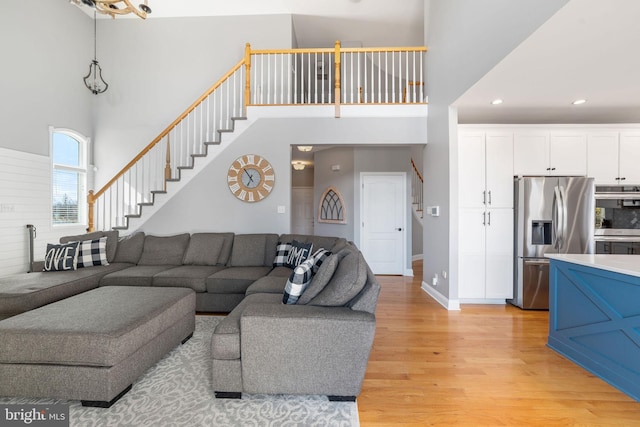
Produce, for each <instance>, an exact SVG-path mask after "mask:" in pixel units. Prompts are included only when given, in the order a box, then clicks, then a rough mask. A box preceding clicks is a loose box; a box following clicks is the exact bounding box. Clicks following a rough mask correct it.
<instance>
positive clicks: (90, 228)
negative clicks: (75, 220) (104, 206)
mask: <svg viewBox="0 0 640 427" xmlns="http://www.w3.org/2000/svg"><path fill="white" fill-rule="evenodd" d="M87 203H88V204H89V211H88V212H87V222H88V224H87V231H88V232H92V231H94V230H93V228H94V224H93V221H94V220H93V207H94V205H95V203H96V198H95V196H94V195H93V190H89V194H88V195H87Z"/></svg>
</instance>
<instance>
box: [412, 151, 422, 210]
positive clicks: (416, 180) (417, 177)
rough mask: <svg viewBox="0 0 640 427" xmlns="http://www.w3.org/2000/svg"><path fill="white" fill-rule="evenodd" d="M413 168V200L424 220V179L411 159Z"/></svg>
mask: <svg viewBox="0 0 640 427" xmlns="http://www.w3.org/2000/svg"><path fill="white" fill-rule="evenodd" d="M411 167H412V169H413V173H412V174H411V199H412V203H413V205H414V206H415V208H416V212H417V213H418V215H419V216H420V218H422V217H423V213H424V195H423V187H424V178H422V174H421V173H420V171H419V170H418V167H417V166H416V163H415V162H414V161H413V159H411Z"/></svg>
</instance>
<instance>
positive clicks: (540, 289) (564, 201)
mask: <svg viewBox="0 0 640 427" xmlns="http://www.w3.org/2000/svg"><path fill="white" fill-rule="evenodd" d="M514 184H515V185H514V201H515V209H514V216H515V217H514V227H515V233H514V237H515V239H514V241H515V245H516V247H515V250H514V255H515V257H514V258H515V259H514V263H515V265H514V289H513V299H512V300H509V302H510V303H512V304H514V305H516V306H518V307H520V308H523V309H549V259H547V258H545V257H544V255H545V254H547V253H573V254H590V253H594V229H595V201H594V191H595V185H594V181H593V178H585V177H550V176H548V177H516V178H515V182H514Z"/></svg>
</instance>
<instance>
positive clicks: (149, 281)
mask: <svg viewBox="0 0 640 427" xmlns="http://www.w3.org/2000/svg"><path fill="white" fill-rule="evenodd" d="M170 268H171V266H170V265H135V266H133V267H129V268H126V269H124V270H120V271H116V272H114V273H109V274H107V275H106V276H104V277H103V278H102V279H100V286H152V285H153V276H155V275H156V274H158V273H161V272H163V271H165V270H168V269H170Z"/></svg>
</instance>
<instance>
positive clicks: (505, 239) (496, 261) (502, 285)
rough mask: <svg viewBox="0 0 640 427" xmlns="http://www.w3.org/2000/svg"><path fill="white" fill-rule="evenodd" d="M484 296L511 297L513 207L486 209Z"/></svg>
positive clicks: (489, 297) (490, 297)
mask: <svg viewBox="0 0 640 427" xmlns="http://www.w3.org/2000/svg"><path fill="white" fill-rule="evenodd" d="M486 230H487V234H486V266H485V269H486V270H485V271H486V274H485V280H486V287H485V298H488V299H492V298H500V299H502V298H505V299H510V298H513V209H491V210H489V211H487V227H486Z"/></svg>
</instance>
